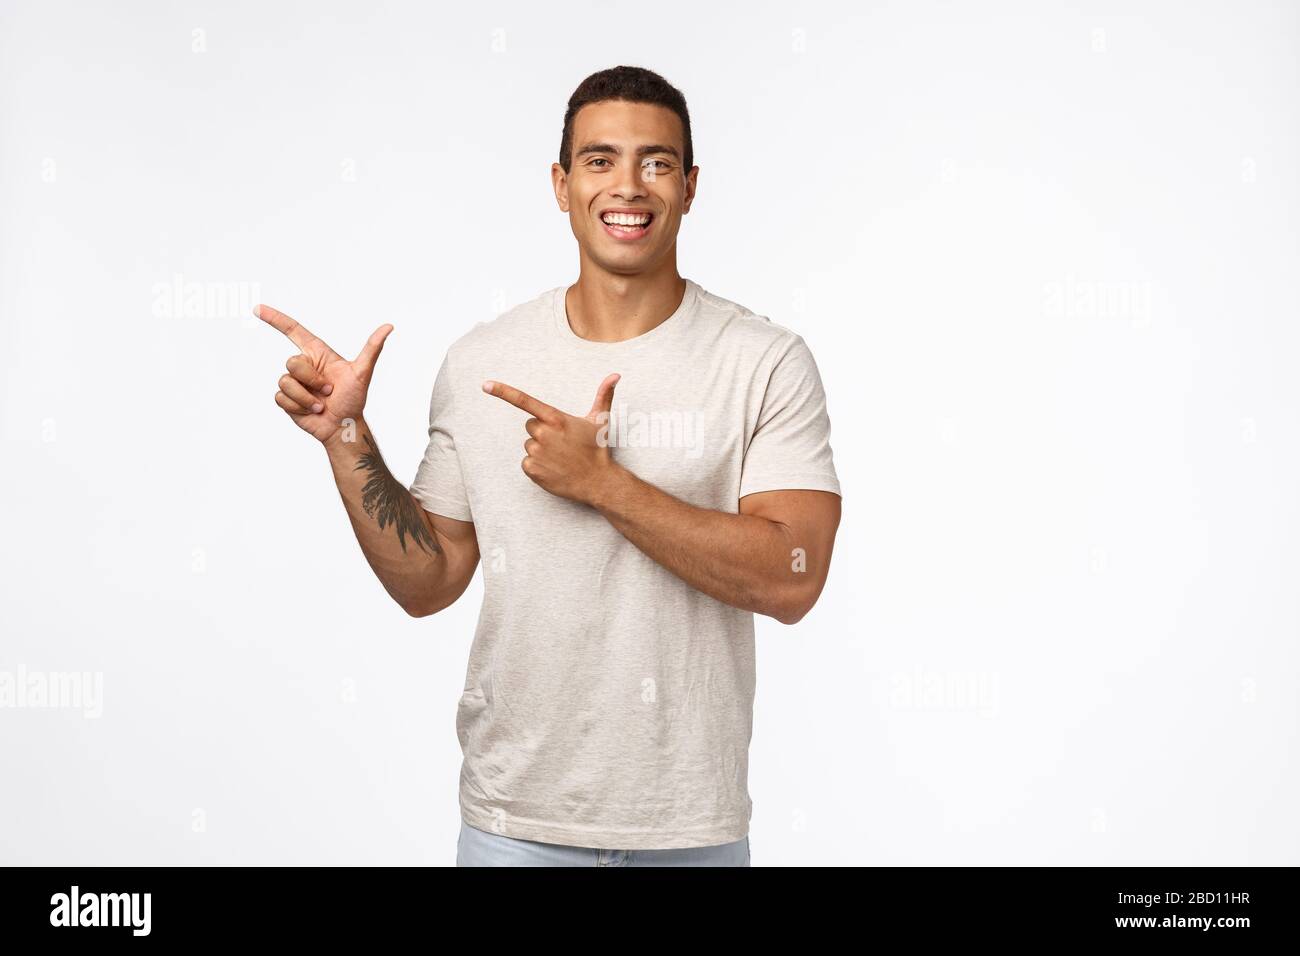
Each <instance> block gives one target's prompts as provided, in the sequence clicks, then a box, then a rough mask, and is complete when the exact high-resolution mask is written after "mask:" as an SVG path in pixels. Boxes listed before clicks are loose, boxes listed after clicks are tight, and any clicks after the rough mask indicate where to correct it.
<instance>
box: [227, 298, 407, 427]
mask: <svg viewBox="0 0 1300 956" xmlns="http://www.w3.org/2000/svg"><path fill="white" fill-rule="evenodd" d="M253 314H254V315H256V316H257V317H258V318H260V319H261V320H262V321H263V322H265V323H267V324H268V325H270V326H273V327H274V328H277V329H279V330H280V331H281V332H283V333H284V334H285V335H287V336H288V337H289V340H290V341H291V342H293V344H294V345H296V346H298V348H299V349H301V350H302V351H301V352H300V353H299V354H297V355H293V356H290V358H289V361H287V362H286V363H285V367H286V368H287V369H288V370H289V374H287V375H281V376H280V390H279V391H278V392H276V393H275V403H276V404H277V405H279V406H280V407H281V408H283V409H284V410H285V412H287V413H288V415H289V417H290V418H292V419H293V420H294V422H295V423H297V425H298V427H299V428H301V429H302V430H303V431H305V432H307V433H308V434H309V435H311V436H312V437H313V438H315V439H317V440H318V441H320V442H322V443H324V442H328V441H329V440H330V439H331V438H333V437H334V436H335V435H336V434H338V433H339V432H340V431H341V430H342V427H343V421H344V419H352V420H353V421H357V420H359V419H360V418H361V412H362V411H363V410H364V409H365V407H366V392H367V391H368V390H369V388H370V378H371V376H372V375H373V374H374V371H375V362H376V361H378V359H379V353H380V351H381V350H382V349H383V347H384V339H386V338H388V333H389V332H391V331H393V327H392V326H391V325H381V326H380V327H379V328H377V329H376V330H375V331H374V334H372V335H371V336H370V339H369V340H368V341H367V342H366V344H365V345H364V346H363V347H362V349H361V354H359V355H358V356H357V357H356V358H355V359H353V360H352V361H348V360H347V359H345V358H344V357H343V356H341V355H339V353H338V352H335V351H334V350H333V349H332V348H330V347H329V346H328V345H326V344H325V343H324V342H322V341H321V340H320V339H318V338H317V337H316V336H314V335H312V334H311V332H309V331H307V329H306V328H305V327H304V326H302V325H299V324H298V323H297V322H295V321H294V320H293V319H291V318H289V316H287V315H285V314H284V313H283V312H279V311H277V310H275V309H273V308H271V307H270V306H269V305H259V306H257V307H256V308H254V309H253Z"/></svg>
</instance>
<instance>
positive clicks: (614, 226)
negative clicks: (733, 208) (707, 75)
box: [551, 100, 699, 275]
mask: <svg viewBox="0 0 1300 956" xmlns="http://www.w3.org/2000/svg"><path fill="white" fill-rule="evenodd" d="M683 132H684V131H683V130H682V122H681V120H680V119H678V117H677V114H676V113H674V112H673V111H672V110H670V109H668V108H667V107H665V106H656V105H653V104H650V103H627V102H624V101H622V100H607V101H605V102H603V103H590V104H588V105H587V106H584V107H583V108H582V109H580V110H578V113H577V115H576V116H574V118H573V146H572V161H571V164H570V165H571V169H570V170H569V172H568V173H567V174H566V173H565V171H564V167H562V166H561V165H560V164H559V163H555V164H554V165H552V167H551V179H552V181H553V183H554V186H555V198H556V201H557V202H558V203H559V205H560V209H561V210H563V211H564V212H567V213H568V214H569V224H570V225H571V226H572V227H573V235H574V236H575V237H576V238H577V240H578V246H579V248H580V250H581V252H582V255H583V257H584V258H585V259H589V260H591V261H592V262H594V263H595V264H596V265H597V266H599V267H600V268H602V269H605V270H607V271H609V272H614V273H618V274H620V275H636V274H638V273H642V272H649V271H651V270H652V269H654V268H655V267H656V266H658V265H659V264H660V263H661V262H663V261H664V259H665V257H667V256H671V255H673V254H674V250H675V249H676V243H677V230H678V228H679V227H680V225H681V221H682V216H684V215H685V214H686V213H687V212H689V211H690V208H691V201H692V200H693V199H694V197H695V180H696V176H697V174H698V173H699V168H698V167H695V168H692V169H689V170H687V169H685V168H683V166H682V159H683V151H684V148H685V144H684V137H683Z"/></svg>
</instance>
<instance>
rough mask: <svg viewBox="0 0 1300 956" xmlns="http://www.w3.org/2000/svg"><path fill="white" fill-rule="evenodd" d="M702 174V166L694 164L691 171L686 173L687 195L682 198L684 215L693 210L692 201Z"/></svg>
mask: <svg viewBox="0 0 1300 956" xmlns="http://www.w3.org/2000/svg"><path fill="white" fill-rule="evenodd" d="M699 176H700V167H698V166H692V167H691V171H690V172H689V173H687V174H686V195H685V196H684V197H683V198H682V215H683V216H684V215H686V214H687V213H688V212H690V211H691V203H692V202H693V201H694V199H695V185H696V182H697V180H698V179H699Z"/></svg>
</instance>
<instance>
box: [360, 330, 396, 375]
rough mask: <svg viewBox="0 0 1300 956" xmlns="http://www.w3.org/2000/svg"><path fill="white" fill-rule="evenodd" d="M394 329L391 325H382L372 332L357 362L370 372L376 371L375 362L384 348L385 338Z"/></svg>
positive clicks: (362, 347)
mask: <svg viewBox="0 0 1300 956" xmlns="http://www.w3.org/2000/svg"><path fill="white" fill-rule="evenodd" d="M391 331H393V327H392V326H391V325H381V326H380V327H379V328H377V329H375V331H374V332H373V333H371V335H370V338H368V339H366V344H365V345H363V346H361V352H360V354H359V355H357V364H358V365H360V366H361V368H362V369H363V370H364V371H365V372H367V373H369V372H372V371H374V368H375V363H376V362H377V361H379V353H380V352H382V351H383V350H384V339H386V338H388V333H389V332H391Z"/></svg>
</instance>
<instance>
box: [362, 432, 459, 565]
mask: <svg viewBox="0 0 1300 956" xmlns="http://www.w3.org/2000/svg"><path fill="white" fill-rule="evenodd" d="M362 438H363V439H364V440H365V443H366V447H368V448H369V449H370V451H369V452H367V453H363V454H362V455H361V457H360V458H358V459H357V467H356V468H355V469H354V470H355V471H360V470H361V469H362V468H364V469H366V470H367V471H368V472H370V478H369V479H368V480H367V481H366V486H365V487H364V488H363V489H362V490H361V507H362V508H364V509H365V510H366V514H368V515H369V516H370V517H372V518H374V519H375V520H376V521H378V522H379V530H380V531H383V530H384V529H385V528H387V527H388V526H389V525H390V524H391V525H392V526H393V527H394V528H396V529H397V540H398V541H399V542H400V543H401V545H402V551H403V553H405V551H406V538H407V535H410V537H411V540H413V541H414V542H415V543H416V544H418V545H419V546H420V547H421V549H423V550H424V551H427V552H429V553H430V554H438V553H439V552H441V551H442V549H441V548H440V547H438V541H437V539H436V538H435V537H434V536H433V535H432V534H431V533H430V531H429V526H428V525H427V524H425V523H424V517H423V516H422V515H421V514H420V512H419V510H418V509H419V505H417V504H416V503H415V500H414V499H413V498H412V497H411V493H410V492H409V491H408V490H407V489H406V488H405V487H404V486H403V485H402V483H401V482H400V481H398V480H397V479H396V478H394V477H393V473H392V472H391V471H389V470H388V466H387V465H385V464H384V459H383V456H381V455H380V454H379V449H378V448H376V447H375V443H374V442H373V441H371V439H370V435H369V433H366V434H363V435H362Z"/></svg>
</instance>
